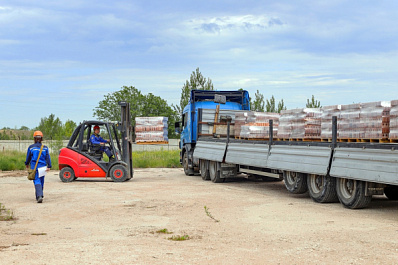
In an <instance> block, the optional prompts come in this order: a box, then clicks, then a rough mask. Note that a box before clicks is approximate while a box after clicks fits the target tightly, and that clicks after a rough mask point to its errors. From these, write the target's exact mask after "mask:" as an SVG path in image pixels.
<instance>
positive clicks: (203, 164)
mask: <svg viewBox="0 0 398 265" xmlns="http://www.w3.org/2000/svg"><path fill="white" fill-rule="evenodd" d="M208 165H209V161H207V160H200V175H201V176H202V179H203V180H209V179H210V173H209V166H208Z"/></svg>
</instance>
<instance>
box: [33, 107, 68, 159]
mask: <svg viewBox="0 0 398 265" xmlns="http://www.w3.org/2000/svg"><path fill="white" fill-rule="evenodd" d="M35 130H39V131H41V132H42V133H43V138H44V140H51V142H50V144H49V145H50V148H52V149H53V150H52V151H53V152H56V151H57V150H59V149H61V148H62V136H63V126H62V122H61V120H60V119H59V118H58V117H55V115H54V114H52V113H51V114H50V115H49V116H48V117H44V118H41V119H40V124H39V126H37V127H36V128H35Z"/></svg>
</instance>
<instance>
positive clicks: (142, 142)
mask: <svg viewBox="0 0 398 265" xmlns="http://www.w3.org/2000/svg"><path fill="white" fill-rule="evenodd" d="M136 144H169V142H167V141H140V142H136Z"/></svg>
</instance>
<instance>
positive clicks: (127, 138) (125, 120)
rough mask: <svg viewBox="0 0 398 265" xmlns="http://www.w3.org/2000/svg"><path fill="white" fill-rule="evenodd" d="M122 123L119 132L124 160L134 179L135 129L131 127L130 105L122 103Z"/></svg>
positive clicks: (119, 125) (129, 173) (119, 124)
mask: <svg viewBox="0 0 398 265" xmlns="http://www.w3.org/2000/svg"><path fill="white" fill-rule="evenodd" d="M119 105H120V107H121V121H120V122H119V123H118V130H119V131H120V132H121V134H122V135H121V136H122V137H121V138H122V160H123V161H124V162H125V163H126V164H127V171H128V175H129V176H130V177H131V178H132V177H133V174H134V172H133V154H132V144H133V128H132V126H131V117H130V103H129V102H126V101H120V102H119Z"/></svg>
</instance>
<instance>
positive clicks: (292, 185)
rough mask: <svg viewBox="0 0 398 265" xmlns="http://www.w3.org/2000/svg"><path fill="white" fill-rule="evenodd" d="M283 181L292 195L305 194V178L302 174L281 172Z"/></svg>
mask: <svg viewBox="0 0 398 265" xmlns="http://www.w3.org/2000/svg"><path fill="white" fill-rule="evenodd" d="M283 180H284V182H285V187H286V189H287V190H288V191H289V192H291V193H294V194H302V193H305V192H306V191H307V190H308V188H307V176H306V175H305V174H303V173H298V172H292V171H283Z"/></svg>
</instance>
